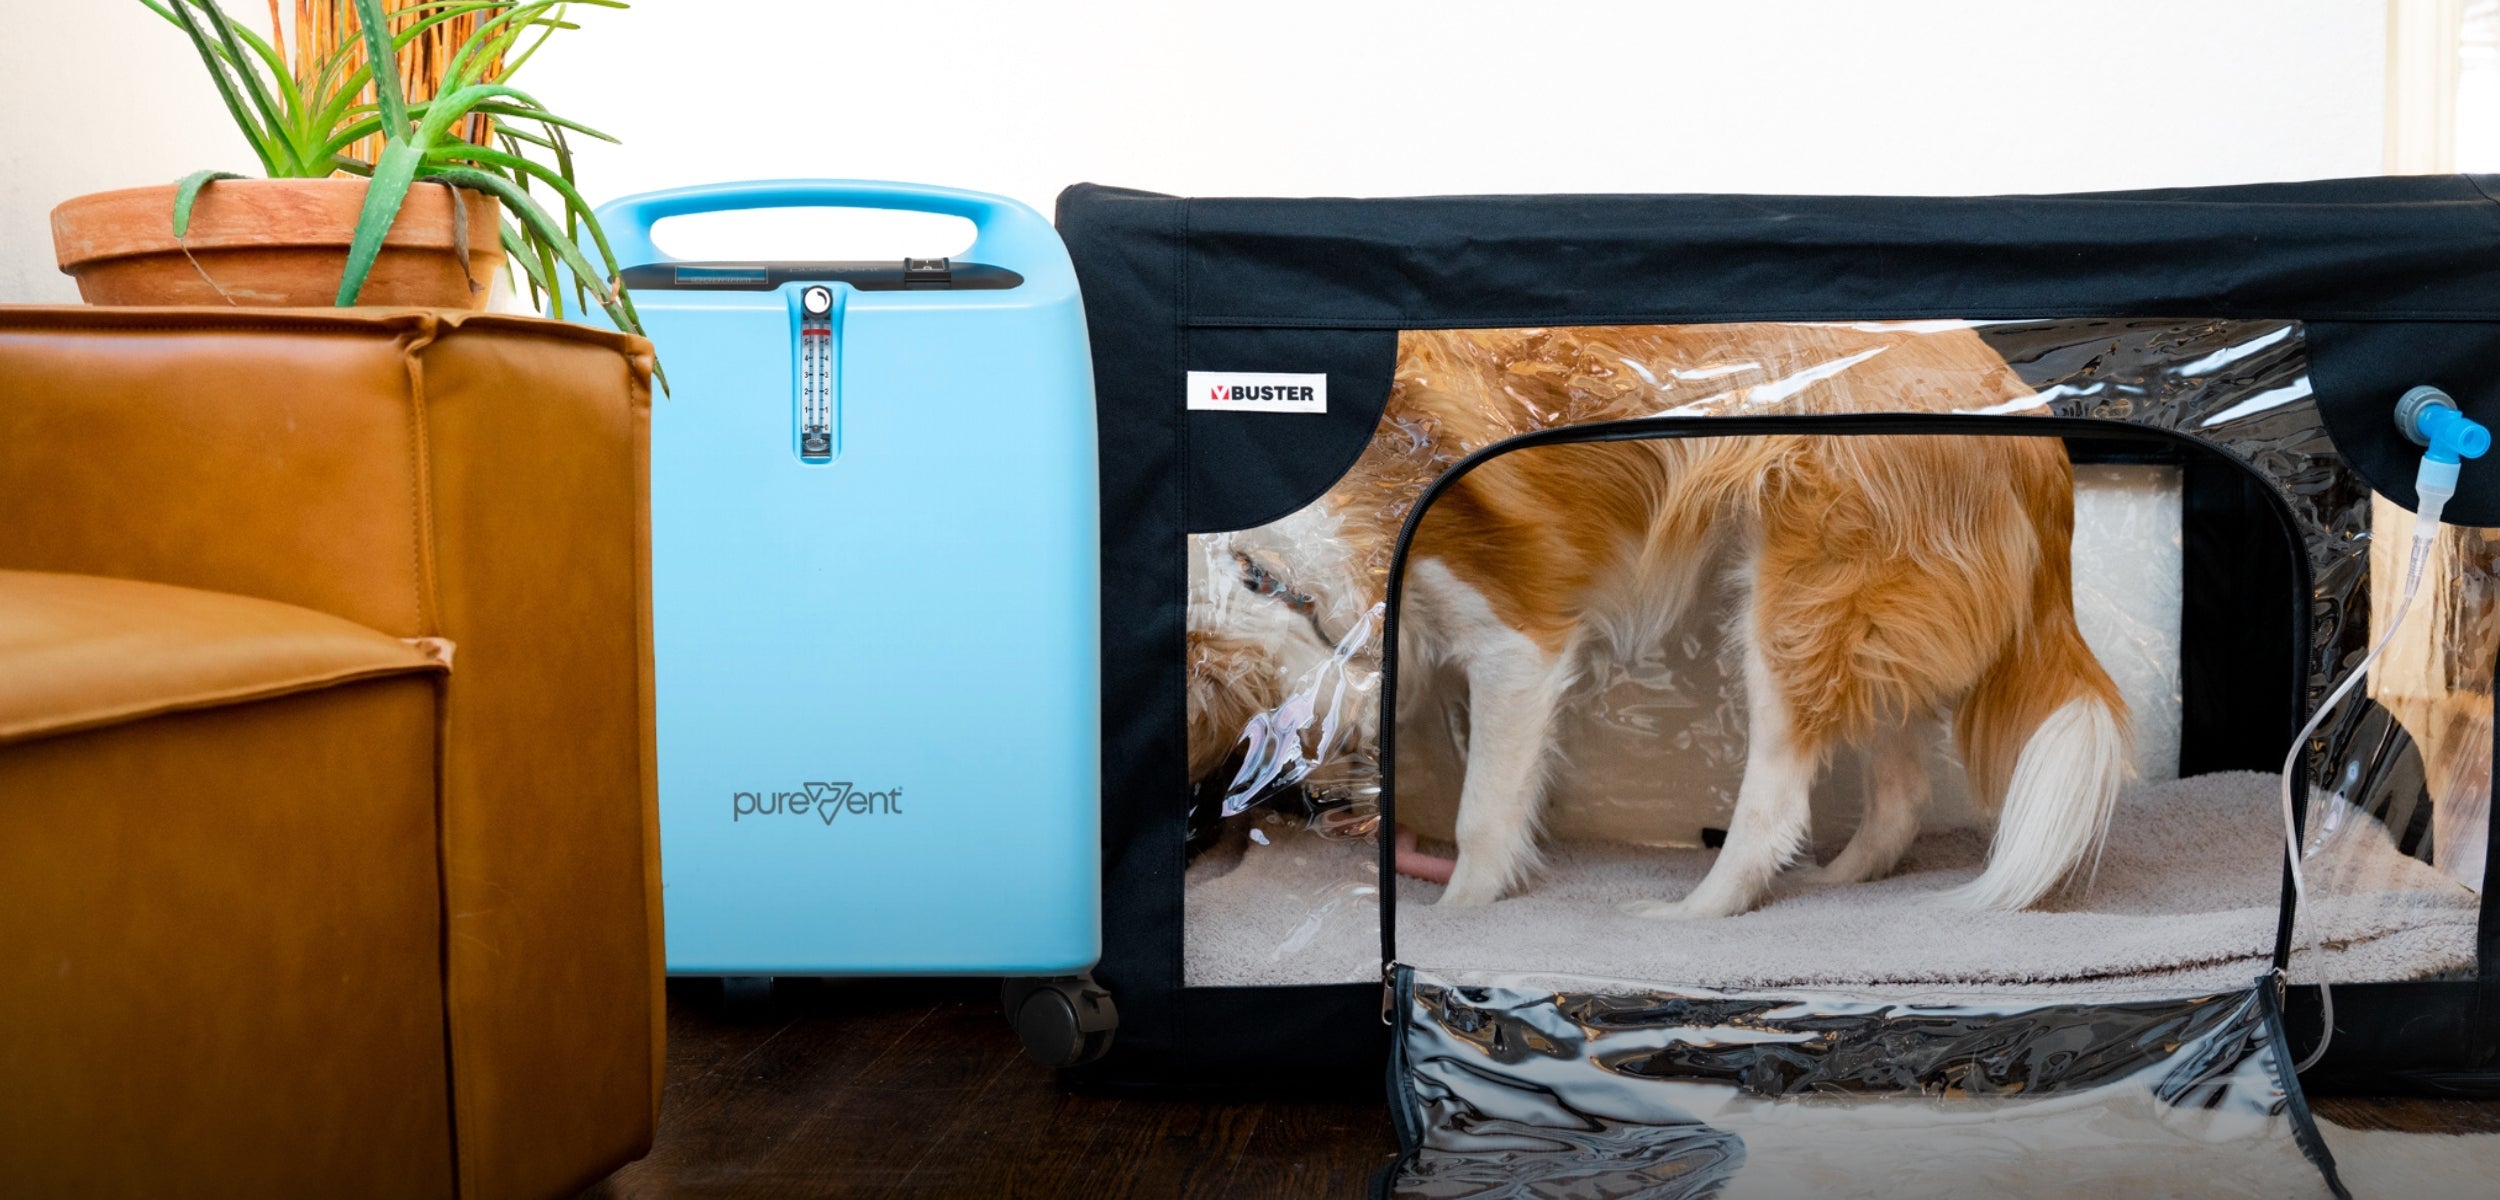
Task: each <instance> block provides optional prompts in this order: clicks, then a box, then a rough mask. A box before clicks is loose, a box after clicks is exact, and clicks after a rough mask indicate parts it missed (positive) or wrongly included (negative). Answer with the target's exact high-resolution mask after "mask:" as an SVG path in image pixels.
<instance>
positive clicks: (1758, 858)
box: [1623, 622, 1822, 920]
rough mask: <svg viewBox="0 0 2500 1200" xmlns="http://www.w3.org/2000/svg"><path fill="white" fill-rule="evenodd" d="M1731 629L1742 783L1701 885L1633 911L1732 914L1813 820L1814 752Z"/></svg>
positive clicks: (1747, 642) (1757, 892)
mask: <svg viewBox="0 0 2500 1200" xmlns="http://www.w3.org/2000/svg"><path fill="white" fill-rule="evenodd" d="M1735 635H1736V636H1737V637H1740V638H1742V639H1743V642H1744V646H1745V716H1746V732H1745V781H1744V783H1743V784H1741V785H1740V786H1739V787H1738V788H1737V790H1736V815H1735V816H1734V817H1733V818H1732V819H1730V820H1729V822H1728V830H1727V843H1726V845H1725V846H1724V847H1723V848H1722V849H1721V850H1720V851H1719V857H1718V859H1717V861H1715V862H1713V863H1711V864H1710V873H1709V874H1708V875H1707V876H1704V877H1703V879H1702V881H1701V885H1700V886H1698V887H1696V888H1694V889H1693V890H1692V892H1691V893H1690V894H1689V895H1687V896H1685V897H1684V898H1683V899H1681V900H1674V901H1667V900H1634V901H1631V902H1629V903H1627V904H1625V905H1624V906H1623V911H1625V912H1627V913H1630V914H1631V915H1633V916H1636V917H1651V918H1657V919H1662V920H1664V919H1675V918H1682V917H1732V916H1735V915H1736V914H1738V913H1741V912H1744V911H1746V910H1747V909H1750V908H1752V907H1753V906H1754V904H1755V903H1756V902H1758V901H1760V900H1761V899H1762V895H1763V893H1764V892H1767V891H1769V890H1770V887H1771V881H1772V880H1774V879H1776V878H1778V877H1779V873H1780V871H1781V870H1783V869H1785V868H1786V867H1787V866H1788V864H1789V862H1790V861H1791V860H1792V859H1794V858H1796V857H1797V854H1798V852H1799V851H1800V850H1801V849H1803V848H1804V846H1805V840H1806V833H1807V830H1808V828H1809V827H1810V822H1811V821H1812V818H1813V808H1812V804H1811V798H1810V789H1812V788H1813V786H1814V776H1815V773H1816V772H1817V771H1819V770H1820V769H1821V767H1822V755H1821V753H1820V752H1819V751H1817V750H1816V749H1814V748H1810V747H1807V746H1805V745H1802V744H1800V742H1799V739H1798V737H1797V735H1796V730H1795V725H1794V722H1793V721H1791V720H1790V717H1789V710H1788V700H1787V697H1786V696H1785V695H1784V694H1783V693H1782V690H1781V689H1780V687H1779V686H1778V683H1777V681H1776V680H1775V679H1774V678H1773V676H1772V672H1771V667H1770V664H1769V663H1768V662H1767V661H1765V660H1764V658H1763V654H1762V647H1761V643H1760V641H1759V640H1758V639H1756V638H1755V637H1754V636H1753V631H1752V629H1751V627H1750V623H1749V622H1748V623H1746V624H1745V625H1743V626H1740V628H1738V629H1737V630H1736V631H1735Z"/></svg>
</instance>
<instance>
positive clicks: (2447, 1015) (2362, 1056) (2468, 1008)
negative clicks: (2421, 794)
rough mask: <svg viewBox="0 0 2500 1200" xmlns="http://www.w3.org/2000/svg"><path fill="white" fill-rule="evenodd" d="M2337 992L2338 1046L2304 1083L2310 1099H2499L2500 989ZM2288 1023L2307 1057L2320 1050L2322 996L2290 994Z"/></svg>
mask: <svg viewBox="0 0 2500 1200" xmlns="http://www.w3.org/2000/svg"><path fill="white" fill-rule="evenodd" d="M2485 894H2486V895H2488V894H2489V893H2485ZM2334 992H2335V1040H2334V1041H2333V1042H2332V1043H2330V1044H2329V1045H2328V1046H2327V1048H2326V1057H2325V1058H2324V1059H2321V1060H2320V1061H2319V1062H2318V1065H2317V1066H2315V1067H2312V1068H2310V1069H2309V1070H2308V1071H2305V1072H2303V1073H2302V1074H2301V1077H2300V1082H2301V1086H2302V1087H2303V1088H2305V1089H2307V1090H2308V1091H2309V1093H2310V1094H2311V1095H2319V1096H2372V1095H2410V1096H2445V1097H2451V1098H2460V1099H2475V1100H2500V983H2491V982H2476V981H2472V980H2421V981H2414V982H2405V983H2339V984H2336V985H2335V988H2334ZM2283 1018H2284V1028H2285V1031H2286V1033H2287V1034H2288V1035H2289V1036H2290V1039H2291V1043H2292V1048H2293V1049H2294V1050H2295V1051H2297V1052H2298V1053H2299V1054H2301V1055H2303V1056H2306V1055H2307V1054H2308V1053H2309V1051H2310V1049H2311V1048H2312V1047H2314V1046H2316V1045H2317V1044H2318V989H2317V988H2316V987H2314V986H2302V985H2294V986H2293V987H2291V988H2290V989H2289V990H2288V992H2287V994H2286V995H2285V996H2284V1004H2283Z"/></svg>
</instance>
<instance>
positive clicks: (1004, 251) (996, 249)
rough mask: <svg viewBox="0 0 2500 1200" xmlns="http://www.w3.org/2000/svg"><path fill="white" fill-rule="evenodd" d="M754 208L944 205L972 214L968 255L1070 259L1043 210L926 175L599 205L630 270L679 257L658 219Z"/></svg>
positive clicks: (682, 191)
mask: <svg viewBox="0 0 2500 1200" xmlns="http://www.w3.org/2000/svg"><path fill="white" fill-rule="evenodd" d="M753 208H884V209H898V210H901V211H904V212H925V213H940V214H943V215H946V216H950V217H962V218H964V219H966V220H968V221H970V222H972V225H973V228H974V229H975V230H977V231H978V232H977V233H976V235H975V236H974V238H973V242H972V248H971V249H969V250H966V251H964V252H963V255H962V257H963V258H964V259H966V260H968V261H972V262H979V263H985V264H987V265H990V266H994V267H1005V268H1007V269H1008V270H1010V271H1015V272H1018V273H1020V274H1025V275H1031V274H1033V273H1035V272H1036V271H1037V270H1038V271H1048V270H1049V269H1050V267H1051V265H1052V264H1055V263H1064V262H1066V261H1067V251H1066V250H1065V249H1063V248H1062V247H1061V246H1060V244H1059V235H1058V232H1057V231H1055V230H1053V229H1052V228H1051V227H1050V222H1049V221H1048V220H1047V219H1045V218H1044V217H1043V216H1042V214H1040V213H1037V212H1035V211H1033V210H1032V209H1030V208H1027V207H1025V206H1024V205H1022V204H1019V203H1017V202H1016V201H1014V200H1010V199H1008V198H1007V197H1005V196H993V195H989V194H988V193H985V192H967V191H962V190H959V189H956V188H945V187H933V186H931V185H928V184H924V183H888V182H882V181H878V180H870V179H758V180H750V181H747V182H743V183H710V184H703V185H701V186H698V187H685V188H673V189H671V190H668V191H664V192H644V193H643V194H641V195H639V196H627V197H625V198H624V199H622V200H613V201H610V202H608V203H606V204H603V205H601V206H599V210H598V217H599V225H600V227H601V228H602V229H605V230H606V231H607V234H608V245H609V247H610V248H611V249H612V250H613V251H614V252H615V255H616V267H617V269H618V270H619V271H623V270H626V269H629V268H632V267H640V266H648V265H651V264H653V263H665V262H673V261H676V260H674V259H672V258H670V257H669V256H668V255H666V254H663V253H661V252H660V248H659V247H657V246H655V245H653V244H652V243H651V227H652V226H653V225H656V224H658V223H659V222H661V221H663V220H666V219H667V218H669V217H682V216H686V215H687V214H690V213H707V212H736V211H740V210H744V209H753Z"/></svg>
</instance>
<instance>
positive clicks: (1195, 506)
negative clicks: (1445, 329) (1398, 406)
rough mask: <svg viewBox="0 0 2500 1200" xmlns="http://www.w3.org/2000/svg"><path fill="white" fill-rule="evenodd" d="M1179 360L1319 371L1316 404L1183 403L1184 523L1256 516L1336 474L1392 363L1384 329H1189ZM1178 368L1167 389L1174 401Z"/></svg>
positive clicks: (1194, 527) (1357, 442)
mask: <svg viewBox="0 0 2500 1200" xmlns="http://www.w3.org/2000/svg"><path fill="white" fill-rule="evenodd" d="M1187 339H1188V346H1187V349H1186V351H1185V354H1186V358H1185V359H1184V364H1183V370H1186V371H1282V372H1288V373H1294V374H1320V373H1325V374H1326V375H1327V376H1328V411H1327V412H1325V413H1239V412H1207V411H1203V410H1191V411H1189V413H1188V418H1187V419H1188V422H1189V430H1188V439H1187V442H1188V446H1189V518H1188V520H1189V532H1191V533H1217V532H1221V531H1223V530H1227V529H1248V528H1250V527H1251V526H1254V525H1265V524H1267V523H1268V522H1270V521H1273V520H1275V519H1277V518H1278V517H1282V516H1284V515H1285V514H1287V513H1290V512H1292V511H1294V510H1295V509H1298V508H1300V507H1302V506H1303V505H1305V504H1309V503H1310V502H1311V501H1313V500H1317V499H1319V497H1320V494H1321V493H1323V492H1326V491H1327V490H1328V489H1329V488H1330V487H1332V486H1334V485H1335V484H1336V482H1337V480H1339V479H1341V478H1343V477H1344V476H1345V473H1346V471H1347V469H1349V468H1351V467H1352V466H1353V465H1354V460H1355V459H1356V458H1358V457H1360V456H1361V455H1362V453H1363V447H1364V446H1365V445H1366V444H1368V443H1369V442H1370V441H1371V436H1372V431H1373V430H1374V429H1376V428H1378V427H1379V425H1380V411H1381V410H1382V409H1383V408H1386V407H1388V404H1389V383H1390V377H1391V376H1392V375H1393V374H1394V373H1395V372H1396V370H1397V362H1398V335H1397V332H1396V331H1395V330H1385V329H1198V330H1191V331H1188V333H1187ZM1183 378H1184V377H1182V376H1178V375H1176V376H1174V377H1173V378H1172V380H1171V385H1170V388H1169V389H1168V391H1167V393H1166V394H1167V395H1169V396H1170V398H1171V399H1170V403H1171V404H1172V405H1173V406H1174V407H1176V408H1178V407H1181V405H1182V400H1183V396H1184V388H1183Z"/></svg>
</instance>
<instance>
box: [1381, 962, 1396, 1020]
mask: <svg viewBox="0 0 2500 1200" xmlns="http://www.w3.org/2000/svg"><path fill="white" fill-rule="evenodd" d="M1397 1010H1398V964H1397V960H1396V959H1391V960H1389V961H1388V962H1384V963H1382V964H1380V1023H1381V1024H1383V1025H1389V1026H1395V1025H1396V1024H1397V1023H1398V1022H1397Z"/></svg>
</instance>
